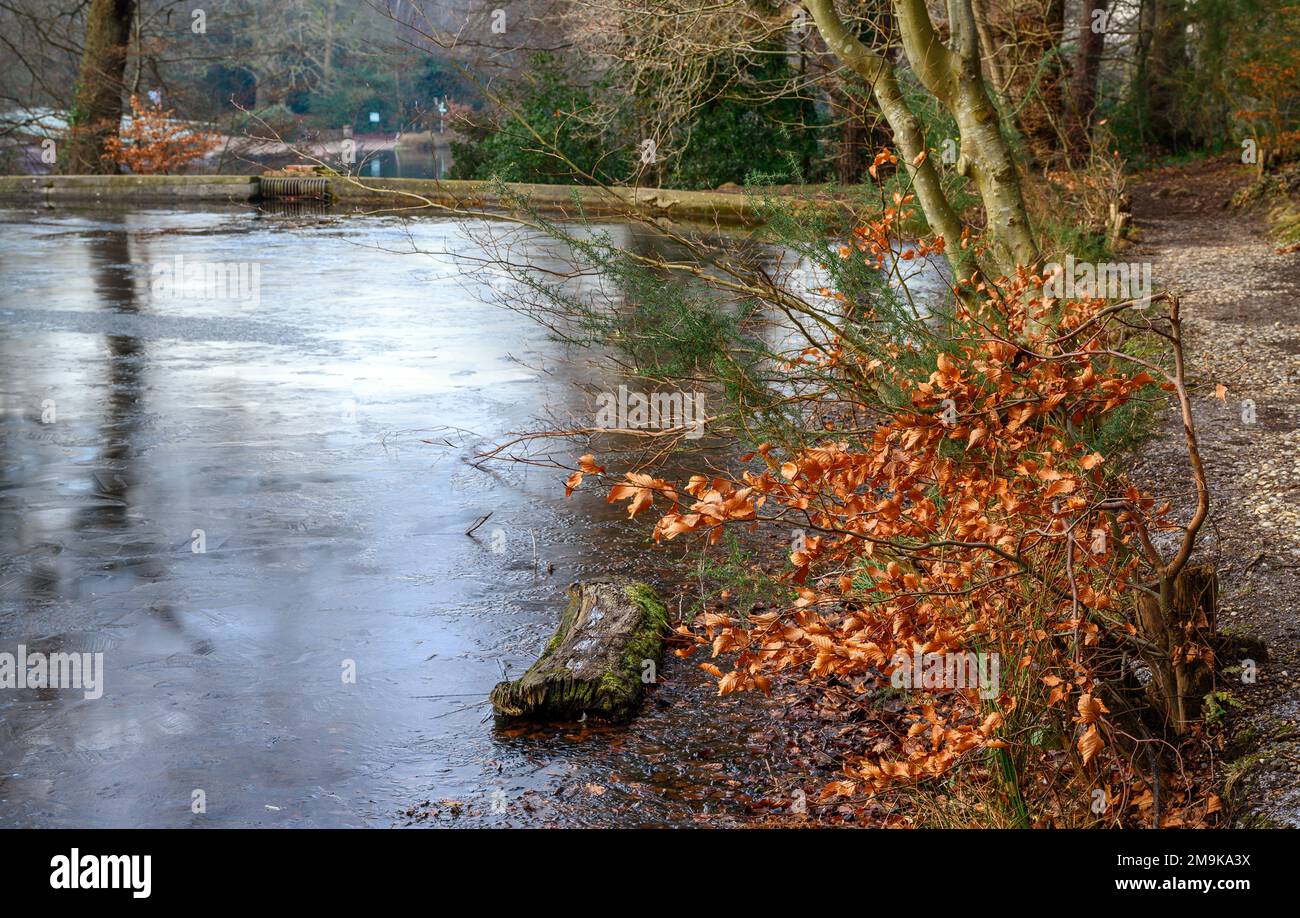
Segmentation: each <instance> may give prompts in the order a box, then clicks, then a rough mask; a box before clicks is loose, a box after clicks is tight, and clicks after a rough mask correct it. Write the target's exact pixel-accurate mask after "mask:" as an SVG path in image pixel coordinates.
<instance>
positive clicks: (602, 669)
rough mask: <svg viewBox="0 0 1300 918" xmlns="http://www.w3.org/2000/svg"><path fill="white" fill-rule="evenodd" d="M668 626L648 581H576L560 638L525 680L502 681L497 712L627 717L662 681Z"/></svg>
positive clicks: (537, 716)
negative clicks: (661, 664) (649, 687)
mask: <svg viewBox="0 0 1300 918" xmlns="http://www.w3.org/2000/svg"><path fill="white" fill-rule="evenodd" d="M667 630H668V611H667V609H665V608H664V604H663V603H662V602H660V601H659V598H658V597H657V596H656V595H655V592H654V590H652V589H651V588H650V587H648V586H646V585H645V584H644V583H636V582H634V581H631V580H625V579H611V580H596V581H590V582H588V583H581V584H578V583H575V584H574V585H573V586H571V587H569V604H568V606H567V607H566V608H565V610H564V614H563V615H562V616H561V618H560V625H559V627H558V628H557V629H556V631H555V636H554V637H552V638H551V641H550V643H549V644H547V645H546V649H545V650H544V651H543V652H542V655H541V656H540V657H538V659H537V662H536V663H534V664H533V665H532V666H530V667H529V668H528V671H527V672H526V673H524V674H523V676H522V677H520V678H519V679H516V680H515V681H513V682H500V683H498V684H497V686H496V688H494V689H493V690H492V695H491V700H492V710H493V711H494V712H495V713H496V714H497V715H498V716H500V717H507V718H523V719H528V720H576V719H579V718H581V717H582V716H583V715H584V714H586V715H589V716H593V717H598V718H600V719H602V720H607V721H615V722H617V721H624V720H628V719H630V718H631V717H633V716H634V715H635V714H636V710H637V707H638V706H639V705H640V703H641V696H642V694H643V693H644V691H645V687H646V685H648V684H650V683H651V682H654V681H655V676H656V671H657V668H658V666H659V661H660V660H661V659H662V656H663V643H664V635H665V634H666V632H667Z"/></svg>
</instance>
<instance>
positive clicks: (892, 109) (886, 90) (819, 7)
mask: <svg viewBox="0 0 1300 918" xmlns="http://www.w3.org/2000/svg"><path fill="white" fill-rule="evenodd" d="M805 5H806V6H807V7H808V12H810V13H812V16H813V20H814V21H815V22H816V23H817V29H818V31H819V32H821V35H822V38H823V39H824V40H825V42H826V46H827V47H828V48H830V50H831V53H833V54H834V55H835V56H836V57H837V58H839V60H840V61H842V62H843V63H844V65H845V66H847V67H848V68H849V69H850V70H852V71H853V72H854V73H856V74H857V75H858V76H859V77H861V78H862V79H863V80H865V81H866V83H867V85H868V86H870V87H871V92H872V95H874V96H875V99H876V104H877V105H879V106H880V111H881V113H882V114H883V115H884V116H885V120H886V121H888V122H889V127H890V129H891V130H892V131H893V133H894V145H895V146H896V148H897V149H898V153H899V155H900V159H902V161H903V166H904V167H905V168H906V169H907V171H908V173H909V175H910V176H911V179H912V187H913V190H914V191H915V192H916V197H917V201H918V202H919V203H920V205H921V211H922V213H924V214H925V219H926V222H927V223H929V224H930V229H931V231H933V232H935V233H937V234H938V235H940V236H942V237H943V241H944V254H945V256H947V259H948V264H949V266H950V267H951V268H952V272H953V277H954V278H955V279H958V280H960V279H963V278H969V277H971V276H973V275H976V274H978V273H979V266H978V264H977V263H976V261H975V256H974V254H973V253H972V251H971V249H970V248H962V223H961V219H960V218H959V217H958V216H957V212H956V211H955V210H953V207H952V204H951V203H950V202H949V200H948V198H947V196H946V195H945V194H944V190H943V183H942V181H941V179H940V177H939V169H938V167H937V166H936V165H935V161H934V157H931V156H929V155H928V154H927V155H925V156H922V155H921V154H923V153H927V150H926V147H925V135H924V134H923V133H922V131H921V124H920V122H919V121H917V119H916V115H914V114H913V113H912V109H911V108H909V107H908V104H907V99H906V98H905V97H904V96H903V91H902V89H901V88H900V87H899V85H898V78H897V76H896V75H895V73H894V68H893V65H892V64H891V63H890V62H889V61H887V60H885V58H883V57H881V56H880V55H879V54H877V53H876V52H874V51H872V50H871V49H869V48H867V47H866V46H865V45H863V44H862V42H860V41H858V39H857V38H855V37H854V36H853V35H852V34H850V32H849V30H848V29H847V28H845V26H844V22H843V20H841V19H840V17H839V14H838V13H837V12H836V11H835V5H834V2H833V0H805Z"/></svg>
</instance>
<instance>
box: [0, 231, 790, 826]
mask: <svg viewBox="0 0 1300 918" xmlns="http://www.w3.org/2000/svg"><path fill="white" fill-rule="evenodd" d="M613 231H614V232H617V233H627V230H626V229H625V228H618V227H615V228H613ZM493 232H494V230H493V229H492V226H491V225H490V224H472V223H471V224H466V223H456V222H451V221H439V220H422V221H406V222H402V221H398V220H396V219H392V218H384V217H349V218H346V219H341V218H334V217H328V216H327V217H306V218H303V217H297V218H294V217H284V216H280V217H276V216H271V215H264V214H258V213H257V212H255V211H252V210H224V211H180V212H178V211H176V210H167V211H151V210H134V211H130V212H122V213H117V212H112V211H103V210H100V211H74V210H43V209H39V210H38V209H30V210H24V209H4V210H0V409H2V414H0V652H7V653H11V654H15V655H16V654H17V653H18V648H19V646H20V645H22V646H24V647H26V648H27V650H28V652H29V653H30V652H44V653H53V652H60V651H62V652H79V653H102V654H103V657H102V660H103V667H104V672H103V681H102V697H99V698H87V697H85V693H84V692H82V691H78V690H75V689H71V690H70V689H18V688H13V689H0V825H2V826H185V825H196V826H263V825H267V826H388V825H401V824H410V823H416V824H443V825H474V824H479V825H484V824H486V825H492V824H502V825H539V824H545V825H553V824H559V825H600V824H611V825H638V824H651V825H659V824H671V825H676V824H685V823H695V822H703V823H707V824H727V823H734V822H736V821H740V820H743V819H745V818H746V816H747V815H748V814H750V813H752V812H753V800H752V798H751V796H750V795H752V794H757V793H761V792H765V791H766V790H769V789H774V788H775V787H776V785H778V784H782V783H783V782H786V784H785V789H784V790H783V791H781V792H782V793H787V792H789V790H790V788H789V785H788V781H787V779H781V778H778V776H777V775H778V773H779V769H778V768H772V769H769V766H770V765H771V764H772V763H773V762H775V761H776V760H777V759H779V754H780V745H781V744H780V743H779V742H777V741H776V740H775V739H774V736H775V734H774V733H773V731H772V729H771V723H772V718H770V717H769V716H768V714H767V713H766V711H765V710H762V705H763V704H764V703H762V702H759V701H757V700H752V699H749V698H748V697H743V698H737V697H735V696H730V697H728V698H726V699H721V700H718V699H716V698H715V697H714V695H713V691H714V690H713V684H712V682H711V681H710V680H709V679H708V678H707V677H705V676H703V674H701V673H700V672H699V671H698V670H697V669H696V668H695V666H694V664H693V663H692V662H689V661H687V662H683V661H678V660H676V659H675V658H672V657H671V656H670V657H669V662H668V663H667V664H666V667H665V675H666V678H665V681H664V684H663V685H662V686H661V687H660V688H659V689H657V691H656V692H655V694H654V699H653V701H652V703H651V704H650V705H649V706H648V710H647V713H646V715H645V716H644V717H642V718H641V719H640V720H638V721H637V722H636V724H635V725H633V726H632V727H630V728H621V729H595V728H590V727H587V726H586V725H575V726H572V727H570V728H543V729H538V730H533V731H529V732H527V733H519V732H518V731H502V730H499V729H497V728H496V727H495V726H494V724H493V722H492V719H491V718H490V716H488V711H489V708H488V707H486V705H485V704H484V699H485V698H486V697H487V694H488V692H489V691H490V690H491V688H492V686H493V685H494V684H495V683H496V682H497V681H498V680H499V679H501V678H502V676H503V674H504V673H506V672H513V673H514V674H515V675H517V674H519V673H520V672H522V670H523V668H525V667H526V666H527V665H528V664H529V663H530V662H531V660H532V659H533V658H534V657H535V655H536V654H537V653H538V652H539V650H540V649H541V647H542V646H543V645H544V643H545V641H546V639H547V638H548V637H549V635H550V633H551V632H552V630H553V629H554V627H555V624H556V621H557V620H558V614H559V612H560V609H561V608H562V605H563V602H564V587H565V586H566V585H567V584H568V583H570V582H571V581H574V580H578V579H582V578H586V577H591V576H597V575H603V574H609V573H618V572H627V573H635V574H637V575H638V576H645V575H646V574H647V573H653V572H655V571H657V570H660V569H662V568H663V567H664V565H663V559H662V550H660V555H656V556H650V555H647V550H648V549H647V546H646V540H645V535H646V527H645V526H635V527H631V526H628V525H626V524H625V523H624V522H622V521H621V518H622V517H623V516H624V513H623V510H622V508H615V507H608V506H607V505H606V504H605V503H604V500H603V496H602V495H601V494H595V493H588V492H584V491H579V492H578V493H577V494H575V496H574V497H573V498H572V499H570V500H568V501H566V500H565V499H564V497H563V488H562V480H563V477H564V475H563V473H561V472H557V471H555V470H553V469H546V468H540V467H535V466H529V465H520V464H496V465H490V466H488V467H484V468H479V467H475V466H474V465H472V464H471V461H472V460H473V458H474V457H475V456H476V455H477V454H479V453H481V452H482V451H483V450H484V449H485V448H487V447H489V446H491V445H494V444H495V443H498V442H500V441H502V440H503V439H508V436H507V435H508V434H509V433H510V432H512V431H522V430H527V429H532V428H536V427H538V426H546V424H545V423H544V422H545V421H546V420H547V419H548V418H549V419H552V420H553V419H554V418H556V417H559V418H564V417H566V416H573V415H574V413H576V412H580V411H583V410H585V406H586V405H587V402H586V401H585V400H582V401H579V400H576V396H575V394H574V393H575V389H574V383H575V382H578V381H580V377H581V374H587V373H590V372H594V371H592V370H590V369H589V368H587V367H586V364H585V363H584V361H583V360H582V359H581V357H580V356H579V357H578V358H576V359H575V358H574V355H573V354H572V353H571V352H569V351H566V350H565V348H564V347H562V346H561V345H559V344H557V343H555V342H554V341H552V340H550V339H549V338H548V336H547V334H546V333H545V332H544V331H543V330H542V329H540V328H539V327H537V326H536V325H533V324H530V323H529V322H527V321H526V320H524V319H522V318H520V317H519V316H518V315H516V314H514V313H511V312H509V311H507V310H504V309H502V308H500V307H499V306H497V305H492V304H490V303H488V302H485V300H490V299H491V295H490V292H489V291H488V290H486V289H484V287H488V288H490V287H492V286H493V284H494V281H493V279H492V278H491V277H489V276H473V277H471V276H469V275H467V274H465V272H464V263H463V262H462V261H460V260H459V259H458V257H457V256H460V255H464V254H466V253H468V254H470V255H473V254H474V253H476V252H479V251H480V248H479V247H480V245H481V244H482V241H483V239H484V238H485V237H490V236H491V235H492V233H493ZM412 243H414V244H415V245H416V246H417V247H419V248H421V249H424V250H427V251H428V252H429V253H431V254H409V253H407V254H402V253H403V252H407V250H409V249H410V248H411V245H412ZM178 258H179V259H181V261H180V262H177V259H178ZM186 263H188V264H191V265H193V264H196V263H197V264H214V263H219V264H224V265H236V266H238V265H241V264H242V265H244V266H245V267H246V268H249V269H250V273H246V274H245V275H244V277H245V278H247V277H249V276H255V277H256V278H257V280H258V284H257V288H256V296H239V295H236V296H231V295H229V294H228V295H226V296H210V295H207V294H209V293H211V292H212V291H206V290H192V289H188V288H183V289H180V290H176V289H171V290H169V289H168V288H167V287H166V286H165V285H163V286H160V285H159V284H158V283H157V281H158V279H159V277H166V274H165V271H166V270H170V269H168V268H161V269H160V268H159V267H158V266H160V265H165V266H176V265H178V264H186ZM252 265H256V266H257V267H256V270H257V272H258V273H257V274H256V275H251V266H252ZM160 271H162V272H164V273H162V274H160V273H159V272H160ZM249 289H252V288H249ZM178 294H185V295H184V296H181V295H178ZM587 381H590V380H589V379H588V380H587ZM560 454H561V455H567V452H566V451H561V453H560ZM489 512H490V513H491V514H492V516H491V518H490V519H489V520H488V521H487V522H486V523H484V524H483V525H482V526H480V528H479V529H478V530H477V531H476V532H475V533H474V535H473V536H472V537H470V536H467V535H466V534H465V533H466V530H467V529H469V528H470V527H471V526H472V525H473V524H474V523H475V522H476V521H477V520H479V519H480V518H482V517H483V516H484V515H485V514H487V513H489ZM681 548H682V546H678V547H677V549H676V551H677V553H678V554H680V551H681ZM349 668H351V670H353V671H354V672H355V682H350V681H348V680H347V679H346V678H345V675H346V673H347V671H348V670H349ZM755 774H758V775H760V777H757V778H756V777H754V775H755ZM742 777H744V780H743V781H742V780H741V778H742ZM742 785H744V786H742ZM196 801H197V802H196ZM200 803H201V804H202V806H200ZM196 809H205V810H206V811H205V812H195V810H196ZM408 811H409V812H410V814H411V815H408Z"/></svg>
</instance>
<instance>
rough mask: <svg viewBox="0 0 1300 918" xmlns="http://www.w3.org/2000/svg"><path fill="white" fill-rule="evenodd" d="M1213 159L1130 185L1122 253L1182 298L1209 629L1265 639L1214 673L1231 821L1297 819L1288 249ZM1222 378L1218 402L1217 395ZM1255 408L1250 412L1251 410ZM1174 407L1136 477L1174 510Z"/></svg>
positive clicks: (1299, 409) (1295, 362)
mask: <svg viewBox="0 0 1300 918" xmlns="http://www.w3.org/2000/svg"><path fill="white" fill-rule="evenodd" d="M1249 178H1250V176H1249V173H1248V172H1247V170H1246V169H1245V168H1244V167H1242V166H1239V165H1235V164H1232V163H1228V162H1224V161H1222V160H1219V161H1214V162H1209V163H1199V164H1196V165H1193V166H1186V167H1179V168H1170V169H1165V170H1159V171H1156V172H1152V173H1147V174H1145V175H1143V176H1141V177H1140V178H1139V179H1138V180H1137V181H1135V182H1134V185H1133V199H1134V200H1133V210H1134V223H1135V226H1136V227H1137V229H1138V231H1139V233H1138V238H1137V241H1136V243H1135V245H1134V247H1133V248H1132V249H1130V250H1129V251H1128V252H1125V253H1124V255H1123V256H1121V258H1122V260H1125V261H1139V260H1144V259H1150V260H1151V261H1152V272H1153V277H1154V282H1155V285H1156V286H1157V288H1163V289H1168V290H1170V291H1172V292H1175V293H1178V294H1179V295H1180V296H1181V299H1182V313H1183V316H1184V319H1185V329H1186V339H1187V344H1188V347H1189V366H1190V369H1191V373H1192V376H1193V379H1192V382H1193V383H1194V384H1195V385H1196V387H1197V389H1196V396H1195V401H1194V405H1195V409H1196V419H1197V424H1198V427H1199V435H1200V442H1201V448H1202V453H1203V458H1204V460H1205V463H1206V466H1207V470H1208V474H1209V478H1210V486H1211V488H1212V490H1213V503H1212V506H1211V519H1210V522H1209V524H1208V525H1207V527H1206V528H1205V529H1203V530H1202V537H1201V541H1200V543H1199V545H1198V549H1197V555H1198V557H1199V558H1201V559H1203V560H1208V561H1212V562H1214V563H1215V564H1216V566H1217V568H1218V571H1219V578H1220V586H1221V595H1220V618H1219V626H1220V628H1221V629H1228V630H1232V631H1236V632H1238V633H1242V634H1246V635H1251V636H1254V637H1257V638H1260V639H1262V640H1263V641H1264V642H1266V644H1267V645H1268V658H1267V660H1261V661H1259V663H1258V674H1257V681H1256V682H1255V683H1254V684H1249V683H1244V682H1243V681H1242V677H1241V676H1240V675H1237V674H1235V673H1231V674H1228V675H1226V676H1223V677H1221V679H1220V689H1225V688H1226V689H1229V690H1231V692H1232V693H1233V695H1234V696H1235V697H1236V698H1238V699H1239V700H1240V701H1241V702H1242V707H1241V708H1238V709H1235V710H1234V711H1233V713H1232V716H1231V720H1230V723H1231V725H1232V726H1231V730H1230V737H1231V741H1230V742H1229V744H1228V746H1227V748H1226V749H1225V750H1224V753H1223V756H1224V761H1223V762H1222V769H1223V776H1224V779H1225V782H1227V784H1228V789H1229V793H1228V794H1226V795H1225V800H1227V801H1228V802H1229V804H1230V811H1231V812H1232V814H1233V816H1234V820H1235V822H1236V823H1237V824H1239V825H1282V826H1289V827H1293V828H1294V827H1300V253H1292V254H1288V255H1278V254H1275V250H1274V244H1273V243H1271V242H1270V241H1269V240H1268V238H1267V235H1266V229H1265V225H1264V221H1263V219H1262V218H1260V217H1259V216H1257V215H1251V214H1243V213H1241V212H1239V211H1236V210H1233V209H1229V208H1226V207H1225V205H1226V203H1227V201H1228V200H1229V198H1230V197H1231V196H1232V194H1233V192H1234V191H1236V190H1237V189H1238V188H1240V187H1241V186H1242V185H1244V184H1245V183H1246V182H1248V181H1249ZM1217 383H1222V384H1223V385H1224V386H1226V387H1227V390H1228V394H1227V401H1226V404H1224V403H1221V402H1220V401H1219V400H1218V399H1216V398H1215V397H1214V391H1215V385H1216V384H1217ZM1252 407H1253V414H1252V410H1251V409H1252ZM1181 441H1182V433H1181V429H1180V427H1179V425H1178V424H1177V423H1176V419H1175V418H1174V416H1173V413H1172V412H1170V413H1168V414H1166V415H1165V416H1164V417H1163V419H1162V422H1161V430H1160V434H1159V436H1158V437H1157V438H1156V439H1155V440H1154V441H1153V442H1152V443H1150V444H1149V445H1148V446H1147V447H1146V448H1144V450H1143V453H1142V455H1141V456H1140V457H1139V460H1138V466H1137V469H1136V474H1137V476H1138V478H1139V479H1140V480H1141V481H1143V482H1144V483H1145V484H1147V485H1148V486H1149V487H1151V488H1152V489H1153V490H1154V491H1155V492H1157V493H1160V494H1163V495H1165V496H1167V497H1169V498H1170V499H1173V500H1174V501H1175V506H1179V505H1183V506H1186V505H1187V502H1188V501H1187V497H1188V495H1186V494H1185V493H1183V494H1179V493H1177V492H1178V491H1179V490H1181V489H1185V488H1187V487H1190V484H1187V483H1188V482H1190V478H1189V477H1187V475H1186V473H1185V471H1184V469H1185V467H1186V460H1185V458H1184V457H1183V455H1182V446H1181Z"/></svg>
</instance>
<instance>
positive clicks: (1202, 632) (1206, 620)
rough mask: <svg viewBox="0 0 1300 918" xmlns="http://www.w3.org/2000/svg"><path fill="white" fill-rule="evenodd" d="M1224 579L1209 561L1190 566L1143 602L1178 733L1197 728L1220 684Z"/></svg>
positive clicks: (1150, 661) (1154, 664)
mask: <svg viewBox="0 0 1300 918" xmlns="http://www.w3.org/2000/svg"><path fill="white" fill-rule="evenodd" d="M1218 590H1219V585H1218V578H1217V577H1216V575H1215V573H1214V568H1213V567H1212V566H1211V565H1208V564H1202V565H1188V566H1187V567H1185V568H1183V570H1182V572H1181V573H1179V575H1178V577H1177V578H1175V580H1174V581H1173V582H1172V583H1168V582H1166V583H1164V584H1162V585H1161V587H1160V599H1159V600H1156V599H1155V598H1154V597H1150V596H1143V597H1142V598H1141V599H1140V600H1139V602H1138V620H1139V622H1140V624H1141V629H1142V637H1143V638H1145V639H1146V640H1147V641H1149V642H1150V643H1152V644H1154V645H1155V646H1156V648H1158V649H1157V650H1155V651H1153V652H1152V653H1150V654H1149V655H1148V656H1147V658H1146V663H1147V665H1148V666H1149V667H1150V668H1151V675H1152V686H1153V687H1154V689H1155V691H1154V692H1153V694H1154V695H1155V696H1156V697H1155V700H1156V701H1157V704H1158V705H1159V706H1160V707H1161V708H1162V709H1163V710H1164V711H1165V712H1166V715H1167V719H1168V723H1169V724H1170V725H1171V726H1172V727H1173V730H1174V732H1175V733H1178V734H1180V735H1181V734H1183V733H1186V732H1187V731H1188V730H1189V729H1191V727H1192V725H1193V724H1195V723H1196V722H1197V721H1198V720H1199V719H1200V716H1201V708H1202V706H1203V704H1204V701H1205V696H1206V694H1208V693H1209V692H1210V690H1211V689H1212V688H1213V687H1214V657H1213V652H1212V651H1210V650H1209V648H1210V647H1212V646H1213V641H1214V631H1215V627H1216V625H1215V609H1216V606H1217V597H1218Z"/></svg>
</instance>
